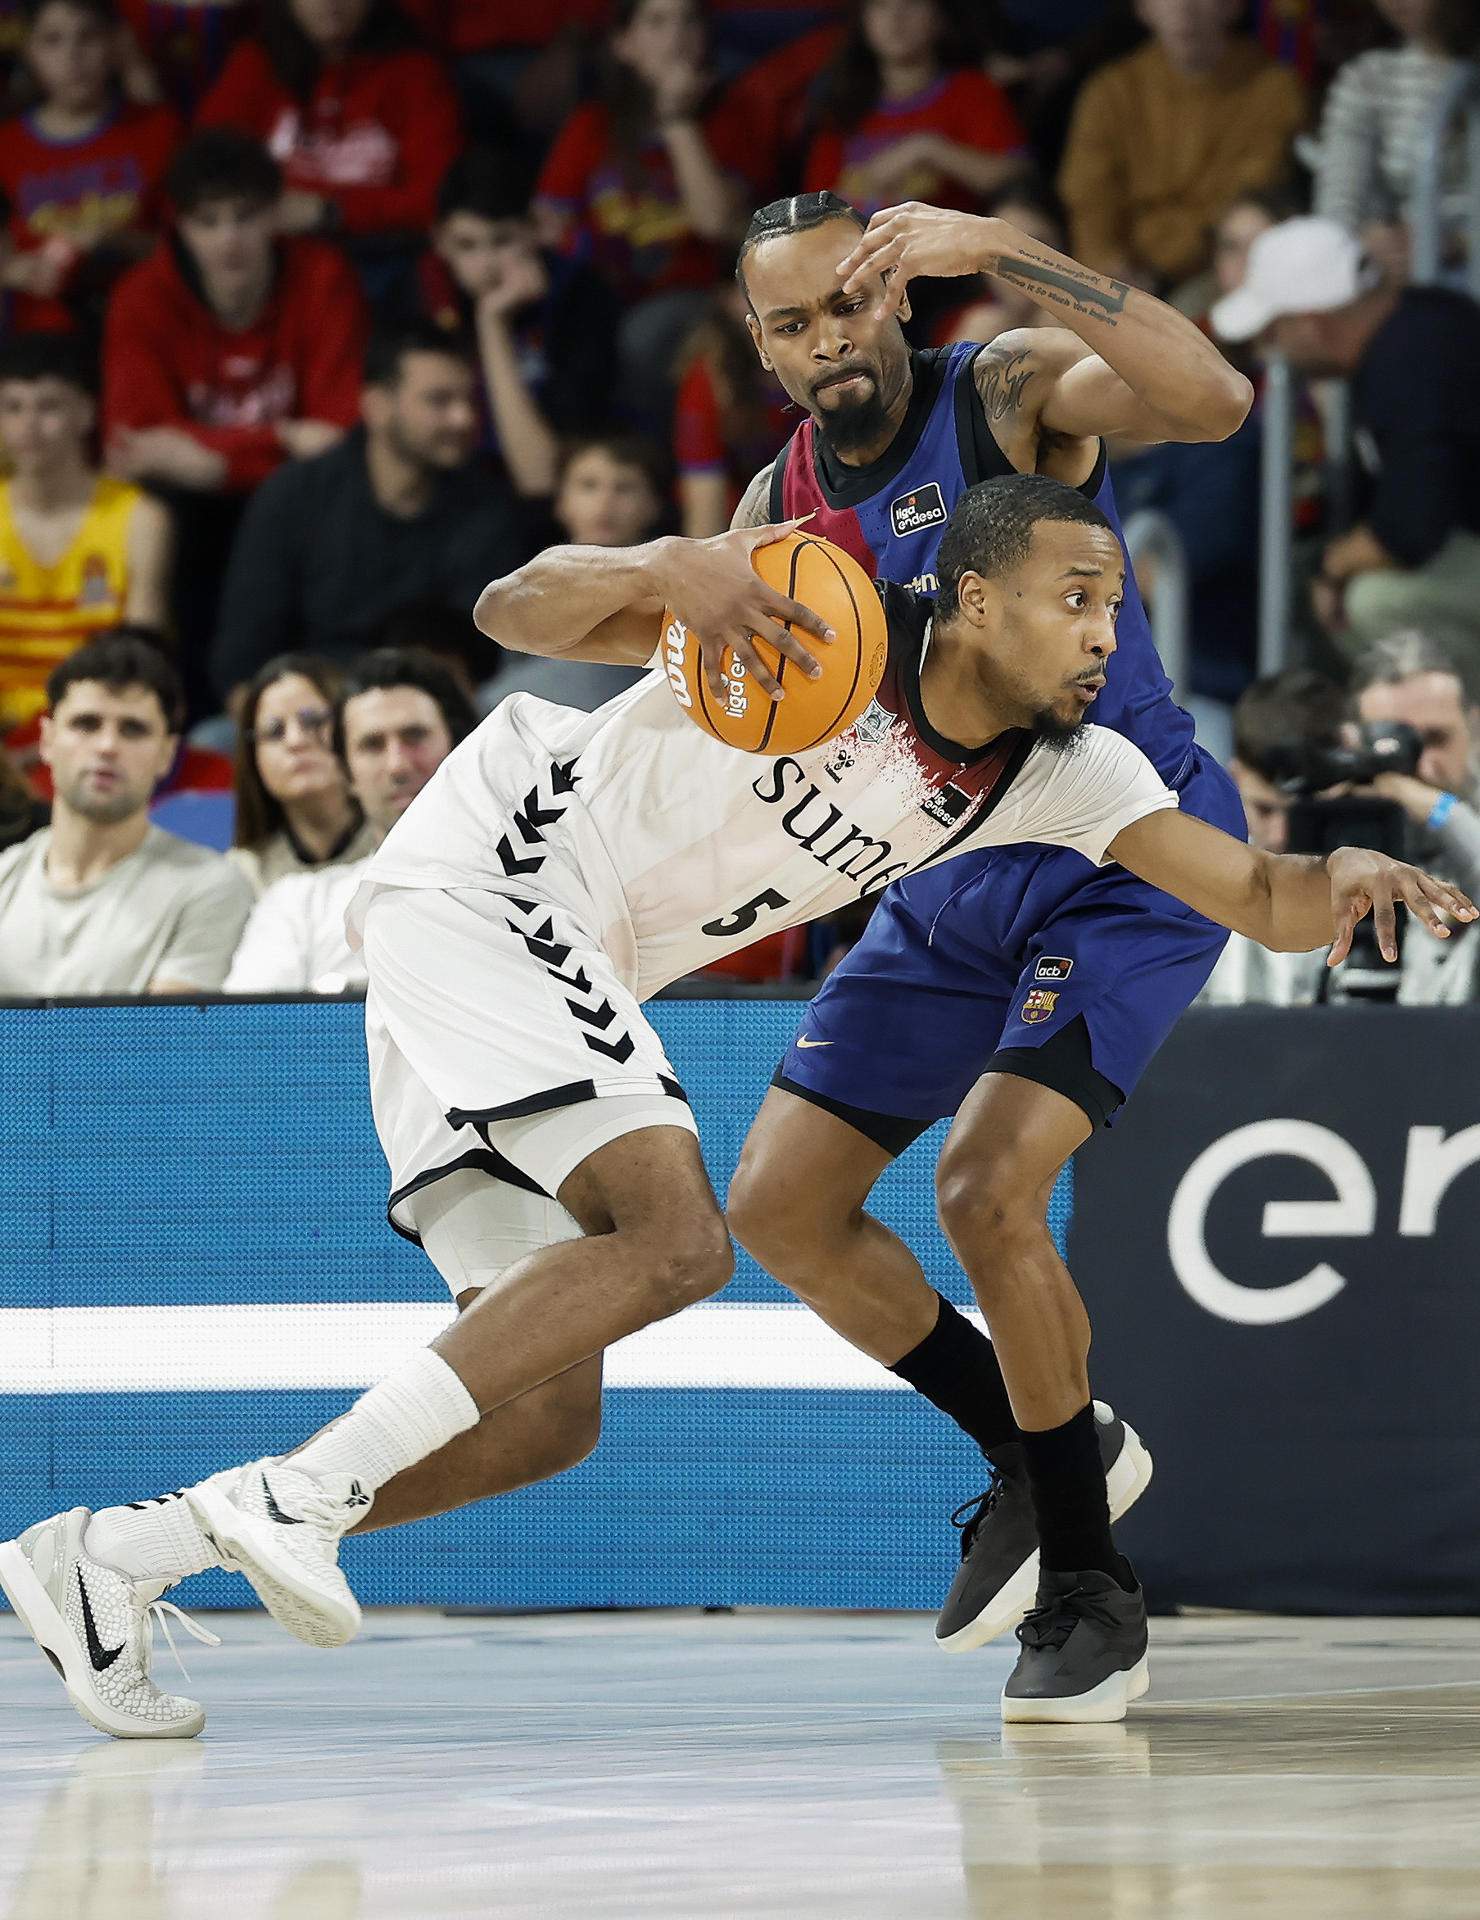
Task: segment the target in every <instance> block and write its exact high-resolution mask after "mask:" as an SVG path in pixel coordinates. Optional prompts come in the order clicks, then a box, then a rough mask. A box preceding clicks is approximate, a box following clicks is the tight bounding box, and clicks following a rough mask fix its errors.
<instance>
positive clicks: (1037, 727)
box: [1032, 707, 1089, 753]
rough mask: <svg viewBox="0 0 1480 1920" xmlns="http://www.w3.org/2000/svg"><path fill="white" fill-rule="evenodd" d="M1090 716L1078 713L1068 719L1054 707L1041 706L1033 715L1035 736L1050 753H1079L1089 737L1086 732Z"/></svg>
mask: <svg viewBox="0 0 1480 1920" xmlns="http://www.w3.org/2000/svg"><path fill="white" fill-rule="evenodd" d="M1088 717H1089V716H1088V715H1087V714H1084V713H1076V714H1075V715H1074V716H1073V718H1072V719H1068V720H1066V719H1065V718H1064V716H1063V714H1061V713H1058V712H1056V711H1055V709H1054V708H1053V707H1040V708H1039V709H1038V711H1037V712H1036V713H1035V714H1034V715H1033V722H1032V726H1033V737H1034V738H1035V739H1036V740H1037V742H1038V744H1039V746H1041V747H1047V748H1048V750H1049V752H1050V753H1077V752H1078V751H1079V750H1080V748H1082V747H1083V745H1084V743H1085V741H1086V740H1087V739H1088V737H1089V736H1088V735H1087V733H1086V732H1085V724H1086V722H1087V720H1088Z"/></svg>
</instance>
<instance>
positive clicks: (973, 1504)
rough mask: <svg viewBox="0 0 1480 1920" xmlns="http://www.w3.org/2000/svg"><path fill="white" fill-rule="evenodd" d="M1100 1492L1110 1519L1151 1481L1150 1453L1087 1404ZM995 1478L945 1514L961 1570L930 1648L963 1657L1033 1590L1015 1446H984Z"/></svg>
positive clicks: (1024, 1476)
mask: <svg viewBox="0 0 1480 1920" xmlns="http://www.w3.org/2000/svg"><path fill="white" fill-rule="evenodd" d="M1095 1426H1096V1430H1097V1432H1098V1434H1099V1440H1100V1458H1101V1459H1102V1460H1103V1461H1104V1463H1105V1492H1106V1495H1107V1497H1108V1499H1109V1502H1110V1518H1111V1521H1112V1522H1113V1521H1116V1520H1118V1519H1119V1518H1120V1516H1121V1515H1122V1514H1123V1513H1128V1512H1129V1511H1130V1509H1131V1508H1132V1507H1133V1506H1134V1505H1135V1504H1136V1502H1137V1501H1138V1500H1139V1499H1140V1497H1141V1495H1142V1494H1143V1493H1144V1492H1145V1491H1146V1489H1147V1487H1149V1486H1150V1484H1151V1455H1150V1454H1149V1453H1148V1452H1147V1451H1146V1448H1145V1445H1144V1444H1143V1442H1142V1440H1141V1436H1140V1435H1139V1434H1138V1433H1137V1432H1136V1430H1135V1428H1134V1427H1130V1426H1127V1425H1126V1423H1125V1421H1124V1420H1122V1419H1120V1418H1119V1417H1118V1416H1117V1415H1116V1414H1115V1413H1114V1412H1113V1411H1112V1409H1111V1408H1109V1407H1107V1406H1106V1405H1105V1403H1104V1401H1103V1400H1096V1402H1095ZM992 1460H993V1464H994V1465H995V1466H996V1468H997V1477H996V1479H995V1480H994V1481H993V1482H992V1485H991V1486H990V1487H988V1489H987V1491H986V1492H985V1493H984V1494H981V1495H980V1496H979V1497H978V1498H977V1499H975V1500H968V1501H967V1503H966V1505H965V1506H964V1507H958V1508H957V1509H956V1511H955V1512H954V1513H953V1514H952V1515H951V1521H952V1524H953V1525H955V1526H958V1527H959V1528H960V1529H961V1565H960V1567H959V1568H958V1569H957V1572H956V1578H955V1579H954V1580H953V1581H952V1582H951V1590H950V1592H949V1593H948V1594H947V1595H946V1602H945V1605H944V1606H943V1607H942V1608H941V1610H940V1617H939V1619H938V1620H937V1621H936V1623H935V1644H936V1645H937V1646H938V1647H941V1648H943V1649H944V1650H945V1651H946V1652H947V1653H969V1652H970V1651H971V1649H972V1648H973V1647H984V1646H986V1644H987V1643H988V1641H990V1640H995V1639H996V1638H997V1636H998V1634H1000V1633H1006V1632H1007V1630H1008V1628H1009V1627H1015V1626H1016V1625H1017V1623H1018V1621H1019V1620H1021V1619H1022V1617H1023V1615H1024V1614H1025V1613H1026V1612H1027V1611H1028V1609H1029V1607H1031V1606H1032V1604H1033V1596H1034V1595H1035V1594H1036V1593H1037V1591H1038V1523H1037V1521H1036V1519H1035V1518H1034V1515H1033V1501H1032V1496H1031V1495H1030V1493H1029V1491H1028V1472H1027V1467H1026V1466H1025V1465H1024V1462H1023V1449H1022V1444H1021V1442H1019V1441H1014V1442H1013V1443H1012V1444H1011V1445H1009V1446H1005V1447H994V1448H993V1449H992Z"/></svg>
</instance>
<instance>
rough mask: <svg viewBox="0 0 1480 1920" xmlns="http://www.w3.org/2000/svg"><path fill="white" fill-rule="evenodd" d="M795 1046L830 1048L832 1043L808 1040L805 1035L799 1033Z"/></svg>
mask: <svg viewBox="0 0 1480 1920" xmlns="http://www.w3.org/2000/svg"><path fill="white" fill-rule="evenodd" d="M797 1045H798V1046H799V1047H830V1046H831V1045H832V1041H831V1040H809V1039H808V1038H807V1036H806V1034H804V1033H799V1034H798V1035H797Z"/></svg>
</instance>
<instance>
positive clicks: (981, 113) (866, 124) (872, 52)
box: [802, 0, 1027, 218]
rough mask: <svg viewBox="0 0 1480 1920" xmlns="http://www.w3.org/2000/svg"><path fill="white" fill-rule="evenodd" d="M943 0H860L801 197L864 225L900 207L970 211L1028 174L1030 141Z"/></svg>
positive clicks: (831, 80)
mask: <svg viewBox="0 0 1480 1920" xmlns="http://www.w3.org/2000/svg"><path fill="white" fill-rule="evenodd" d="M980 54H981V49H980V48H978V47H975V46H973V45H972V44H971V41H970V37H969V36H968V34H967V32H966V31H965V28H964V27H963V25H962V22H961V16H960V13H959V12H958V10H957V9H956V8H955V7H953V6H951V5H949V4H948V0H861V4H860V5H859V7H858V11H857V14H856V16H855V19H854V22H853V27H852V30H851V32H850V33H849V35H848V38H847V40H846V41H845V42H844V43H843V46H842V48H841V49H840V51H839V53H838V55H837V58H836V59H835V60H834V61H833V62H832V65H831V66H830V67H829V69H828V71H827V73H826V74H825V76H824V78H823V83H822V103H821V109H820V131H819V132H818V134H817V137H816V138H815V139H814V141H813V142H812V146H811V149H810V150H809V152H808V154H807V161H806V166H805V169H804V175H803V179H802V188H803V191H804V192H807V193H814V192H820V191H821V190H822V189H824V188H827V187H831V188H832V189H834V191H836V192H838V193H840V194H842V195H843V196H844V197H845V198H846V199H849V200H851V201H852V202H853V204H854V205H855V206H856V207H857V208H858V210H859V212H860V213H862V214H863V215H864V217H865V218H867V217H868V216H869V215H870V214H872V213H877V212H878V210H879V208H880V207H887V206H892V205H894V204H895V203H896V202H898V201H901V200H928V201H930V202H931V203H932V204H934V205H936V206H945V207H960V208H962V209H964V210H966V211H969V212H975V211H977V210H978V208H979V205H980V203H981V202H982V201H983V200H985V199H986V198H988V196H990V195H991V194H994V193H997V192H999V191H1000V190H1001V188H1002V187H1003V186H1004V185H1005V184H1006V182H1007V181H1008V180H1009V179H1011V178H1012V177H1013V176H1014V175H1015V174H1018V173H1021V172H1022V171H1023V168H1024V154H1025V151H1026V147H1027V137H1026V135H1025V134H1024V132H1023V129H1022V126H1021V123H1020V122H1019V120H1018V117H1017V115H1016V113H1014V111H1013V109H1012V105H1011V103H1010V102H1009V100H1008V98H1007V95H1006V94H1005V93H1003V92H1002V90H1001V88H1000V87H998V86H997V85H996V84H995V83H994V82H993V81H991V80H989V79H988V78H987V76H986V74H985V73H984V72H983V71H982V69H981V67H980V65H979V64H977V63H978V61H979V59H980Z"/></svg>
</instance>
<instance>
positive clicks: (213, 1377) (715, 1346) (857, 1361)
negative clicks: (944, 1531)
mask: <svg viewBox="0 0 1480 1920" xmlns="http://www.w3.org/2000/svg"><path fill="white" fill-rule="evenodd" d="M449 1317H450V1316H449V1310H448V1309H447V1308H446V1307H444V1306H439V1305H437V1304H435V1303H433V1304H426V1303H422V1302H417V1301H384V1300H377V1301H364V1302H351V1303H349V1304H344V1303H330V1302H312V1301H308V1302H291V1303H288V1304H280V1305H275V1306H260V1305H257V1306H244V1305H232V1306H147V1307H5V1308H0V1393H8V1394H22V1393H184V1392H207V1393H210V1392H223V1393H226V1392H242V1391H250V1390H252V1389H254V1388H255V1389H262V1388H270V1387H278V1388H312V1387H365V1386H369V1385H370V1383H371V1382H372V1381H375V1380H378V1379H380V1378H381V1377H382V1376H383V1375H384V1374H387V1373H389V1372H390V1371H391V1369H392V1368H393V1367H394V1366H396V1365H397V1363H398V1362H399V1361H401V1360H403V1359H404V1358H405V1357H406V1355H407V1353H408V1352H409V1351H410V1350H411V1349H412V1348H413V1347H423V1346H425V1345H426V1344H427V1343H428V1342H429V1341H431V1340H433V1339H435V1338H436V1336H437V1335H438V1334H439V1333H441V1332H442V1331H443V1329H444V1328H445V1327H446V1326H447V1324H448V1321H449ZM978 1324H980V1322H979V1321H978ZM606 1384H607V1385H608V1386H609V1387H783V1388H799V1387H800V1388H806V1387H845V1388H863V1389H868V1388H899V1389H901V1390H902V1389H903V1388H904V1384H905V1383H904V1381H902V1380H900V1379H898V1378H897V1377H896V1376H895V1375H894V1374H892V1373H889V1372H887V1371H886V1370H885V1369H884V1368H883V1367H881V1366H879V1365H878V1364H877V1362H875V1361H873V1360H870V1359H869V1358H868V1356H867V1355H866V1354H862V1353H859V1352H858V1351H857V1349H856V1348H853V1347H850V1346H849V1345H848V1344H847V1342H846V1341H845V1340H843V1339H841V1338H840V1337H839V1336H838V1335H837V1334H835V1333H834V1332H833V1331H832V1329H831V1328H830V1327H827V1326H825V1325H824V1324H823V1322H822V1321H821V1320H819V1319H818V1318H817V1317H816V1315H815V1314H812V1313H810V1312H808V1310H807V1309H806V1308H805V1307H789V1306H748V1307H738V1306H737V1307H720V1306H714V1307H711V1306H703V1307H693V1308H690V1310H689V1311H688V1312H687V1313H683V1314H679V1315H678V1316H677V1317H676V1318H674V1319H672V1320H664V1321H660V1322H659V1323H658V1324H657V1325H656V1326H652V1327H647V1328H645V1329H644V1330H643V1331H642V1332H641V1333H637V1334H634V1335H633V1336H632V1338H631V1339H629V1340H623V1341H621V1342H620V1343H619V1344H618V1345H617V1346H614V1347H612V1348H611V1349H610V1351H609V1352H608V1354H607V1363H606Z"/></svg>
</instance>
